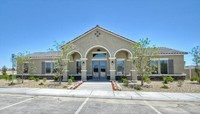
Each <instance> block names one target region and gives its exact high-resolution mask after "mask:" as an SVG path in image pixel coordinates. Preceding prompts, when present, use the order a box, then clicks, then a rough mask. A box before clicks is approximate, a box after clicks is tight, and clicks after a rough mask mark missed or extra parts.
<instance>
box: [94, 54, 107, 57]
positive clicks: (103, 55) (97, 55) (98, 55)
mask: <svg viewBox="0 0 200 114" xmlns="http://www.w3.org/2000/svg"><path fill="white" fill-rule="evenodd" d="M93 58H106V53H93Z"/></svg>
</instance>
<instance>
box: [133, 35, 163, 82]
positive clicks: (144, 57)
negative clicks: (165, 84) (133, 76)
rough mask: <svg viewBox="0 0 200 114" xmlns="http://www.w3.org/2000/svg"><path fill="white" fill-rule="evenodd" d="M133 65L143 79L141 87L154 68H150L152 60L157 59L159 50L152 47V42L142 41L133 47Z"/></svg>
mask: <svg viewBox="0 0 200 114" xmlns="http://www.w3.org/2000/svg"><path fill="white" fill-rule="evenodd" d="M132 53H133V64H134V67H135V70H136V71H137V74H138V75H139V76H140V77H141V85H143V84H144V79H143V77H144V76H149V74H151V72H152V70H153V68H152V67H151V66H150V59H151V58H155V57H156V56H157V54H158V53H159V50H158V48H156V47H155V46H150V40H149V39H148V38H146V39H140V42H138V43H134V44H133V46H132Z"/></svg>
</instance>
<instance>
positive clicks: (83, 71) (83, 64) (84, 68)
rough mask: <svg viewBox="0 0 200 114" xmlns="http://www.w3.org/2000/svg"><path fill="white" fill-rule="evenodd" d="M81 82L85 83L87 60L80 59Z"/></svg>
mask: <svg viewBox="0 0 200 114" xmlns="http://www.w3.org/2000/svg"><path fill="white" fill-rule="evenodd" d="M81 61H82V62H81V80H82V81H87V58H81Z"/></svg>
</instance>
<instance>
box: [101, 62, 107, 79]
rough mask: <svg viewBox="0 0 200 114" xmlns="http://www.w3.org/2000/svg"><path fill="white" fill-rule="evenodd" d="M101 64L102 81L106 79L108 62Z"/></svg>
mask: <svg viewBox="0 0 200 114" xmlns="http://www.w3.org/2000/svg"><path fill="white" fill-rule="evenodd" d="M99 63H100V70H99V71H100V79H106V66H107V62H106V61H99Z"/></svg>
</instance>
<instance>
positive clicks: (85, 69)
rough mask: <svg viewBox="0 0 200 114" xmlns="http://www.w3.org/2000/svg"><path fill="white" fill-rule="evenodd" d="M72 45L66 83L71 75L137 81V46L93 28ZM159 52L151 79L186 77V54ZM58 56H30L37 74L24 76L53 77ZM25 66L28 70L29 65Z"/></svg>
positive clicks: (154, 62)
mask: <svg viewBox="0 0 200 114" xmlns="http://www.w3.org/2000/svg"><path fill="white" fill-rule="evenodd" d="M70 42H71V43H72V44H73V45H75V46H76V50H74V51H72V52H70V53H69V54H70V59H69V60H68V61H69V62H68V67H67V69H66V71H65V74H64V76H63V80H64V81H66V80H67V79H68V76H71V75H73V76H75V78H76V79H80V80H83V81H87V80H116V79H118V78H119V77H120V76H127V77H128V78H129V79H130V80H133V81H137V73H136V69H134V64H133V62H132V61H131V60H132V57H133V54H132V52H131V51H132V50H131V49H132V44H133V43H136V42H134V41H132V40H130V39H128V38H125V37H123V36H120V35H118V34H116V33H113V32H111V31H109V30H106V29H104V28H102V27H100V26H96V27H94V28H92V29H91V30H89V31H87V32H85V33H84V34H82V35H80V36H78V37H77V38H75V39H73V40H72V41H70ZM159 50H160V54H159V56H158V58H156V59H152V60H151V65H154V66H155V67H156V71H155V72H153V73H152V75H151V76H157V77H158V76H165V75H167V76H168V75H170V76H185V73H184V64H185V63H184V54H187V53H186V52H182V51H178V50H174V49H170V48H166V47H160V48H159ZM57 55H58V52H56V51H54V52H52V51H51V52H36V53H32V54H30V57H31V60H32V61H33V62H34V63H35V65H36V68H37V70H35V71H34V72H31V71H29V70H26V71H24V72H25V73H27V74H30V73H32V74H34V75H39V76H53V74H54V69H53V66H54V65H53V63H54V62H55V61H54V58H55V57H56V56H57ZM24 65H25V67H28V63H25V64H24ZM18 74H19V73H18Z"/></svg>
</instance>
